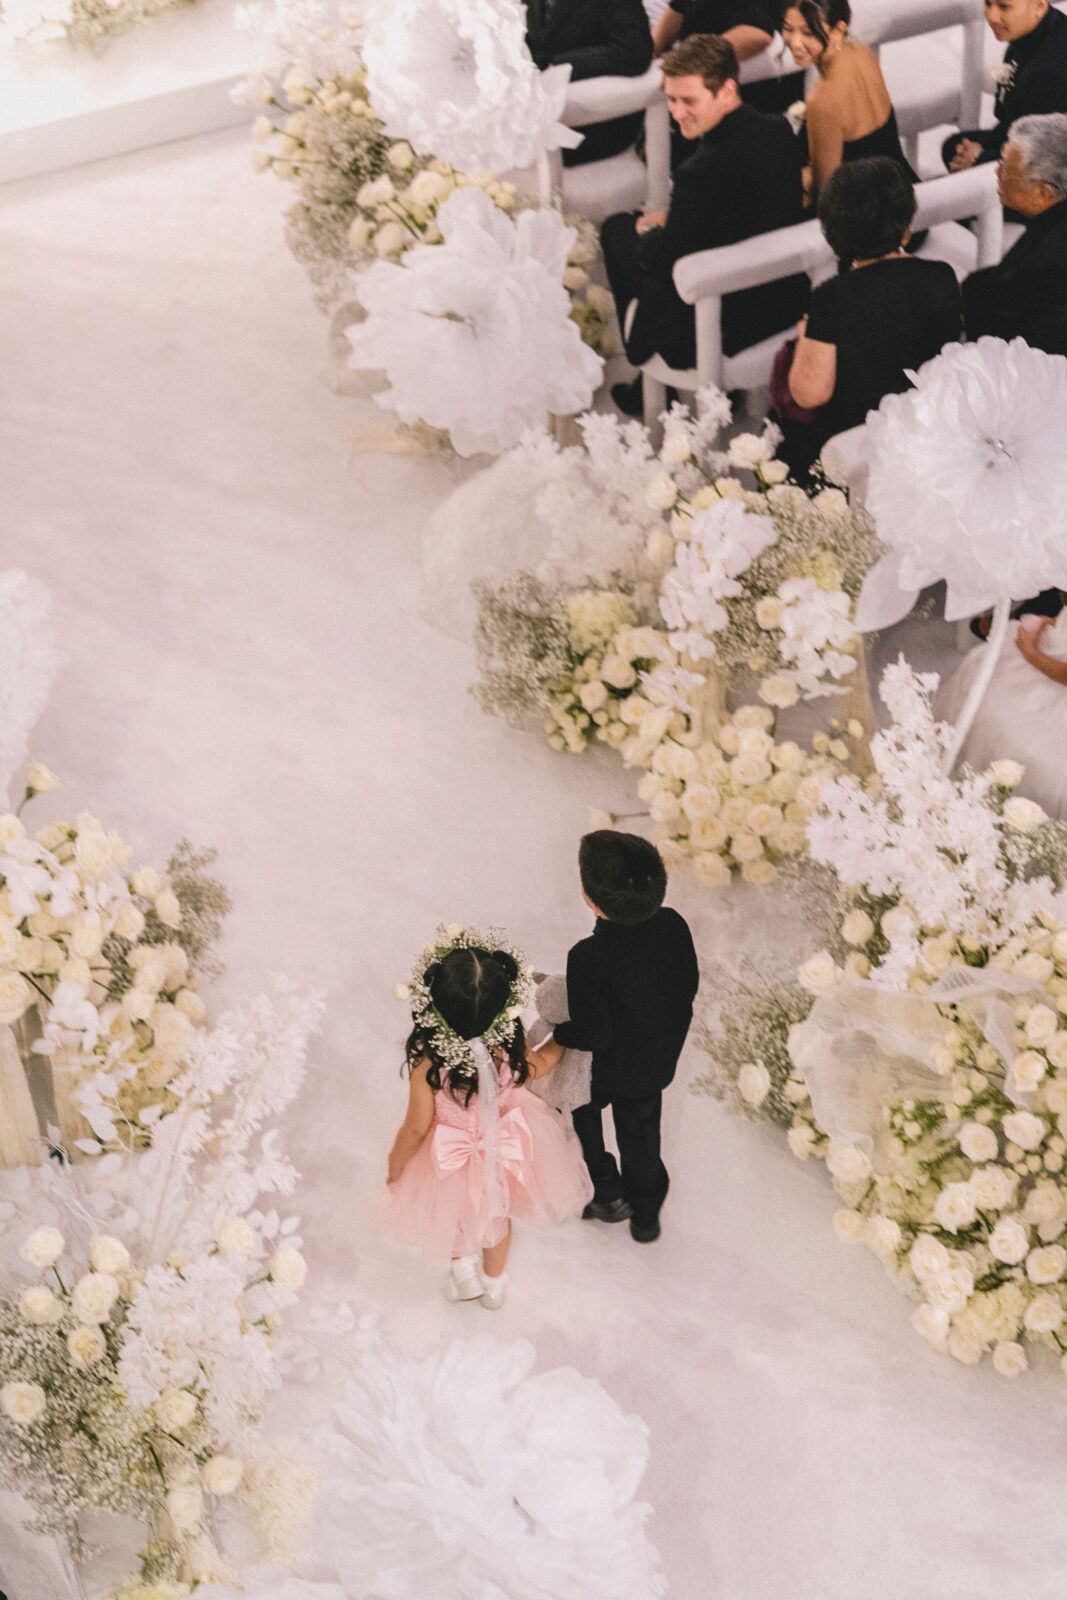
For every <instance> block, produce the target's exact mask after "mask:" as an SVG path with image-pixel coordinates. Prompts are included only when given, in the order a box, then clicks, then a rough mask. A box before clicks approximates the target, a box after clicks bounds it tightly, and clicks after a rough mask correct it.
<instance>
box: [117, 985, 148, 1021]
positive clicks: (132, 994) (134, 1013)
mask: <svg viewBox="0 0 1067 1600" xmlns="http://www.w3.org/2000/svg"><path fill="white" fill-rule="evenodd" d="M155 1004H156V991H155V990H150V989H141V988H134V989H127V990H126V993H125V994H124V995H123V997H122V1010H123V1014H124V1015H125V1016H127V1017H129V1019H130V1021H131V1022H147V1021H148V1019H149V1017H150V1016H151V1015H152V1012H153V1010H154V1008H155Z"/></svg>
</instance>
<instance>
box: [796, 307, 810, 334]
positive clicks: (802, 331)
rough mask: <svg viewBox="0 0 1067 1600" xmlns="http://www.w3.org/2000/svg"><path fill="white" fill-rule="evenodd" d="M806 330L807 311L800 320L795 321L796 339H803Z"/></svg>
mask: <svg viewBox="0 0 1067 1600" xmlns="http://www.w3.org/2000/svg"><path fill="white" fill-rule="evenodd" d="M807 331H808V318H807V313H805V315H804V316H802V317H801V319H800V321H799V322H798V323H797V338H798V339H803V337H804V335H805V334H806V333H807Z"/></svg>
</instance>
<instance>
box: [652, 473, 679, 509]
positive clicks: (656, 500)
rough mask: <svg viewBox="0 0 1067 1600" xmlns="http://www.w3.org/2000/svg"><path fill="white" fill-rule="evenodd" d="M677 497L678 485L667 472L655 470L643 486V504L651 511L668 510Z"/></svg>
mask: <svg viewBox="0 0 1067 1600" xmlns="http://www.w3.org/2000/svg"><path fill="white" fill-rule="evenodd" d="M677 498H678V485H677V484H676V483H675V481H674V479H673V478H672V477H671V475H670V473H669V472H656V473H653V475H652V477H651V478H649V480H648V483H647V485H646V486H645V504H646V505H647V506H649V507H650V509H651V510H653V511H668V510H669V509H670V507H671V506H673V504H674V502H675V501H676V500H677Z"/></svg>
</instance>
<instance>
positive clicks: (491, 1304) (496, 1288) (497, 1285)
mask: <svg viewBox="0 0 1067 1600" xmlns="http://www.w3.org/2000/svg"><path fill="white" fill-rule="evenodd" d="M482 1282H483V1283H484V1284H485V1289H484V1292H483V1294H482V1305H483V1306H484V1307H485V1309H486V1310H487V1311H499V1310H500V1307H501V1306H502V1305H503V1304H504V1300H505V1299H506V1297H507V1289H508V1275H507V1273H506V1272H502V1273H501V1274H500V1276H499V1278H487V1277H486V1276H485V1274H484V1273H483V1274H482Z"/></svg>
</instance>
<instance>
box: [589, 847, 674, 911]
mask: <svg viewBox="0 0 1067 1600" xmlns="http://www.w3.org/2000/svg"><path fill="white" fill-rule="evenodd" d="M578 871H579V872H580V874H581V879H582V888H583V889H584V890H585V892H586V894H587V895H588V896H589V898H590V900H591V901H592V902H593V904H594V905H595V906H596V908H597V910H598V911H602V912H603V913H604V915H605V917H607V919H608V921H609V922H621V923H623V924H624V925H630V924H633V923H636V922H647V920H648V918H649V917H651V916H654V915H655V913H656V912H657V911H658V910H659V908H660V906H661V905H662V904H663V896H664V895H665V894H666V893H667V869H666V867H664V865H663V859H662V857H661V856H660V853H659V851H658V850H657V849H656V847H655V845H654V844H650V843H649V842H648V840H647V839H642V838H640V836H639V835H638V834H636V833H616V831H615V830H614V828H598V829H597V831H596V832H595V833H587V834H586V835H585V837H584V838H583V840H582V842H581V844H580V845H579V846H578Z"/></svg>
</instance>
